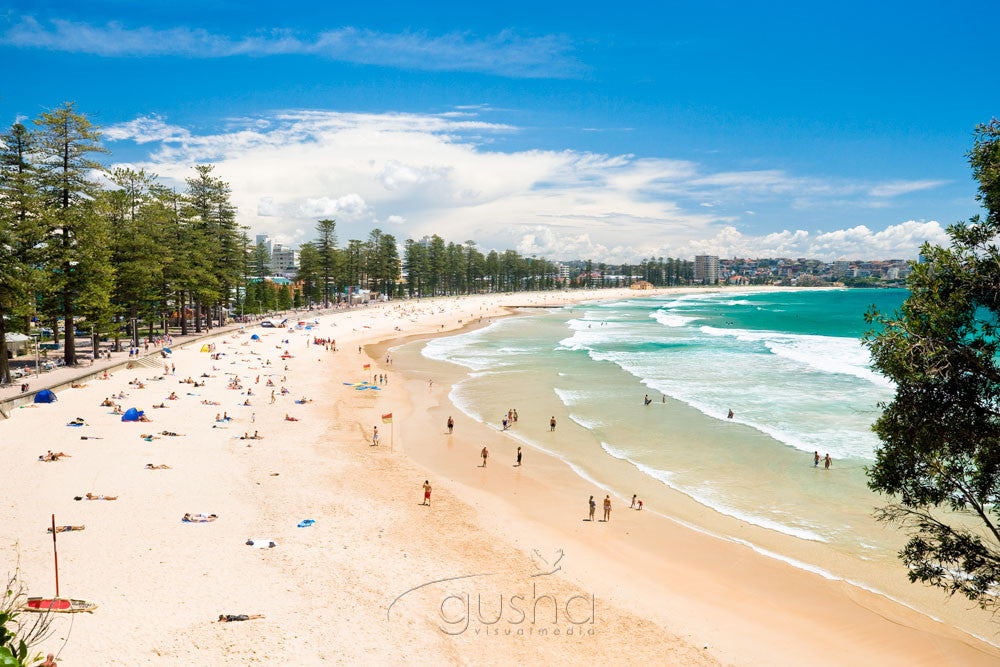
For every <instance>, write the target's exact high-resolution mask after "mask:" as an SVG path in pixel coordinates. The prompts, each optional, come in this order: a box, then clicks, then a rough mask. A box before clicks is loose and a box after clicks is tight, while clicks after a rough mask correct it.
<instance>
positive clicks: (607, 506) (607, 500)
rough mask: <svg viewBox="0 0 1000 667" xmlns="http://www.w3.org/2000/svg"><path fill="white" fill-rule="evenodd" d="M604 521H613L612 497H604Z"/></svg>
mask: <svg viewBox="0 0 1000 667" xmlns="http://www.w3.org/2000/svg"><path fill="white" fill-rule="evenodd" d="M604 521H605V522H608V521H611V496H604Z"/></svg>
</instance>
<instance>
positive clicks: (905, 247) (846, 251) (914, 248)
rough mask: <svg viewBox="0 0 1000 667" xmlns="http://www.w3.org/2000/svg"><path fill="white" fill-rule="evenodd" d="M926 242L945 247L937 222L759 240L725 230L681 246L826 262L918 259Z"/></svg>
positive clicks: (761, 237)
mask: <svg viewBox="0 0 1000 667" xmlns="http://www.w3.org/2000/svg"><path fill="white" fill-rule="evenodd" d="M925 241H930V242H931V243H937V244H947V243H948V235H947V233H946V232H945V230H944V228H943V227H942V226H941V225H940V224H939V223H938V222H936V221H930V222H918V221H915V220H909V221H907V222H902V223H899V224H896V225H889V226H888V227H886V228H885V229H883V230H881V231H872V230H871V229H869V228H868V227H866V226H864V225H858V226H857V227H852V228H850V229H838V230H835V231H832V232H826V233H824V232H814V233H810V232H807V231H805V230H801V229H799V230H795V231H789V230H783V231H781V232H776V233H772V234H763V235H759V236H753V235H745V234H743V233H741V232H740V231H739V230H737V229H736V228H735V227H732V226H726V227H723V228H722V229H720V230H719V231H718V232H717V233H716V234H715V236H712V237H709V238H705V239H699V240H691V241H689V242H688V243H686V244H685V245H683V246H682V248H681V249H682V250H684V251H686V253H687V254H688V255H695V254H698V255H701V254H713V255H719V256H720V257H810V258H817V259H825V260H827V261H830V260H835V259H879V258H881V259H907V258H914V257H916V256H917V252H918V251H919V249H920V246H921V245H923V243H924V242H925Z"/></svg>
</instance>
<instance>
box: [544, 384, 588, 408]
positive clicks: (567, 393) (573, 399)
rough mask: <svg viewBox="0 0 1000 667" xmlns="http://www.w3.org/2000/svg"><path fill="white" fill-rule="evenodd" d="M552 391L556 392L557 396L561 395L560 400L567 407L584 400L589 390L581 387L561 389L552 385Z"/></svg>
mask: <svg viewBox="0 0 1000 667" xmlns="http://www.w3.org/2000/svg"><path fill="white" fill-rule="evenodd" d="M552 391H554V392H555V394H556V396H558V397H559V400H560V401H562V404H563V405H565V406H566V407H569V406H571V405H576V404H577V403H580V402H582V401H583V400H584V398H585V397H586V396H587V392H585V391H580V390H579V389H559V388H558V387H552Z"/></svg>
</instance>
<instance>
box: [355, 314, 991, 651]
mask: <svg viewBox="0 0 1000 667" xmlns="http://www.w3.org/2000/svg"><path fill="white" fill-rule="evenodd" d="M471 330H473V329H472V328H468V329H466V328H463V329H459V330H454V331H451V332H446V333H444V334H438V335H434V336H410V337H407V338H406V339H400V340H398V341H383V342H381V343H379V344H378V345H377V346H369V352H370V354H371V355H372V358H373V359H375V360H376V362H378V358H379V357H380V356H381V357H382V358H384V356H385V353H386V351H387V350H389V349H392V348H395V347H398V346H400V345H404V344H407V343H410V342H415V341H416V340H418V339H430V338H435V337H438V336H439V335H460V334H462V333H467V332H469V331H471ZM433 363H434V364H437V365H438V366H451V365H452V364H449V363H448V362H443V361H434V362H433ZM380 367H384V364H380ZM456 368H457V369H458V368H460V369H461V370H460V371H457V372H456V373H455V375H465V374H466V373H467V372H468V369H467V368H465V367H456ZM404 374H406V372H404ZM411 382H412V378H411ZM414 389H415V388H414ZM412 391H413V390H411V392H412ZM450 391H451V385H450V384H449V385H448V386H441V387H439V388H437V389H436V392H435V393H437V394H439V396H438V399H437V400H438V403H439V404H441V405H446V406H450V407H451V409H453V411H455V412H458V413H459V414H460V415H461V417H463V418H464V419H463V421H464V420H467V421H468V422H469V423H470V426H471V430H472V432H473V433H474V434H475V435H474V437H475V438H477V439H483V440H486V439H489V440H491V441H493V442H494V443H495V444H494V445H490V448H491V450H492V449H493V447H494V446H495V447H497V449H500V448H504V450H505V451H506V450H510V449H512V446H506V447H505V445H504V444H503V443H504V441H508V442H509V441H510V440H513V441H516V444H520V445H522V446H526V447H527V448H528V450H529V452H531V453H532V454H531V455H532V457H540V458H548V459H551V461H550V462H549V463H550V464H551V465H550V466H546V467H547V468H559V467H562V468H563V469H564V470H563V472H565V473H568V474H569V475H571V476H572V477H573V478H574V479H575V480H576V481H577V483H575V484H573V483H571V482H561V483H560V485H559V486H560V487H561V488H562V487H565V488H572V489H573V490H574V491H575V492H576V493H577V494H585V493H586V491H585V490H584V487H585V486H587V485H590V486H591V487H592V489H591V492H593V487H596V488H597V489H600V490H601V492H605V491H607V492H609V493H612V494H613V496H614V497H615V498H616V504H619V505H620V503H621V502H622V501H624V502H625V503H627V499H626V498H624V497H621V496H618V495H617V494H616V493H615V491H613V490H612V489H611V488H610V487H608V486H606V485H603V484H601V483H599V482H597V481H596V480H595V479H594V478H592V477H591V476H590V475H588V474H587V473H586V472H585V471H583V470H582V469H580V468H579V467H578V466H577V465H575V464H574V463H572V462H571V461H569V460H568V459H566V458H564V457H563V456H561V455H559V454H556V453H555V452H552V451H549V450H546V449H544V448H541V447H539V445H538V444H537V443H534V442H531V441H530V440H527V439H524V438H521V437H519V436H518V435H517V434H516V433H513V432H506V433H503V432H500V431H498V430H497V429H495V428H493V427H492V426H489V425H487V424H484V423H483V422H481V421H479V420H478V419H476V418H474V417H472V416H470V415H468V414H467V413H466V412H465V411H464V410H462V409H460V408H459V407H458V406H457V405H455V404H454V403H453V402H452V400H451V397H450V395H449V394H450ZM515 402H516V401H515ZM435 412H436V413H437V414H438V416H439V417H440V415H441V414H442V412H441V409H437V410H436V411H435ZM504 436H509V438H505V437H504ZM408 453H409V452H408ZM422 454H423V455H422V456H421V455H418V456H417V459H416V460H418V461H419V463H420V464H421V465H423V466H425V467H427V468H428V469H430V470H433V471H434V472H436V473H438V474H445V475H449V476H450V478H451V479H453V480H456V481H458V482H459V483H461V484H462V485H463V486H464V487H465V488H466V489H469V490H471V489H472V488H473V487H474V486H475V485H474V484H472V483H471V480H470V479H469V478H468V477H467V476H463V475H462V474H461V473H457V471H456V470H455V469H454V467H452V466H442V465H441V464H440V463H439V462H436V461H434V460H433V459H432V458H431V457H428V456H427V452H423V453H422ZM519 472H520V471H519ZM528 474H529V475H530V474H531V473H528ZM536 481H542V480H536ZM544 481H546V482H551V480H550V479H546V480H544ZM671 491H673V492H674V493H677V494H683V492H682V491H680V490H674V489H671ZM683 495H685V497H688V498H690V497H689V496H687V494H683ZM489 496H490V498H489V499H488V500H486V502H487V503H489V504H491V505H496V504H497V503H501V502H502V503H505V504H507V505H511V504H512V502H511V500H510V498H505V497H504V496H503V494H501V493H499V492H498V491H496V490H495V489H494V490H491V491H489ZM581 497H582V498H584V499H585V495H583V496H581ZM691 500H692V502H695V503H697V501H696V500H695V499H693V498H692V499H691ZM551 501H552V499H551V498H549V499H548V500H547V501H545V502H539V501H538V500H537V499H536V501H534V502H535V503H537V504H548V503H549V502H551ZM697 504H698V505H699V506H700V507H701V508H703V510H705V511H708V512H713V511H716V510H712V508H710V507H708V506H704V505H701V504H700V503H697ZM626 506H627V505H626ZM507 509H508V510H512V511H513V512H515V513H517V514H518V515H519V516H520V519H522V520H524V519H526V518H527V515H528V514H530V512H528V511H527V510H528V508H526V507H525V505H524V503H523V501H522V502H521V503H520V504H517V505H516V506H514V507H508V508H507ZM649 514H655V515H657V516H658V517H659V518H660V519H662V520H663V521H666V522H670V523H672V524H674V525H676V526H678V527H679V528H680V529H681V530H690V531H694V532H697V533H699V534H700V535H703V536H705V537H706V538H709V539H711V540H720V541H724V542H727V543H729V544H732V545H734V546H736V547H738V548H745V549H749V550H752V551H753V552H754V553H755V556H759V557H763V558H765V559H768V560H771V561H774V562H777V563H780V564H781V565H783V566H787V567H791V568H794V569H795V570H797V571H799V572H802V573H803V574H807V575H809V576H815V577H819V578H822V579H823V580H824V581H828V582H832V583H835V584H839V585H842V586H845V587H848V588H849V589H854V590H855V591H856V594H857V595H870V596H872V597H874V598H876V599H875V600H867V601H865V602H859V604H861V605H862V606H864V608H865V609H867V610H876V609H879V608H880V607H883V606H885V605H889V606H892V605H899V607H901V608H904V609H905V610H906V611H907V612H910V613H912V614H914V615H916V617H917V619H923V620H924V621H925V622H926V623H929V624H931V625H932V626H934V625H937V626H939V627H938V628H936V629H934V628H929V627H926V626H925V624H924V623H921V622H920V621H919V620H917V619H910V622H912V623H913V624H914V627H917V626H925V627H923V628H922V629H923V630H924V631H930V632H936V631H942V630H943V631H944V632H943V634H951V633H956V634H957V637H956V638H957V639H958V641H962V642H966V641H968V642H972V643H979V642H981V643H982V645H984V646H985V647H987V648H985V651H986V652H987V653H989V652H994V653H993V655H1000V653H996V650H997V649H998V648H1000V647H998V646H997V645H996V644H994V643H992V642H990V641H989V640H988V639H986V638H985V637H982V636H980V635H978V634H976V633H975V632H973V631H970V630H967V629H963V628H959V627H955V626H952V625H950V624H949V623H947V622H946V621H944V620H942V619H940V618H938V617H937V616H935V615H934V614H932V613H929V612H927V611H924V610H922V609H920V608H918V607H916V606H914V605H912V604H910V603H908V602H905V601H903V600H900V599H898V598H896V597H894V596H893V595H892V594H890V593H888V592H886V591H884V590H880V589H879V588H877V587H875V586H872V585H869V584H866V583H862V582H859V581H854V580H852V579H850V578H848V577H844V576H841V575H838V574H834V573H832V572H829V571H828V570H826V569H825V568H823V567H822V566H819V565H816V564H814V563H810V562H808V561H803V560H799V559H798V558H795V557H792V556H788V555H785V554H782V553H779V552H775V551H772V550H770V549H768V548H766V547H764V546H761V545H760V544H756V543H755V542H753V541H751V540H747V539H742V538H740V537H737V536H734V535H730V534H726V533H724V532H717V531H716V530H714V529H713V528H711V527H706V526H704V525H699V524H697V523H690V522H689V521H686V520H684V519H681V518H678V517H676V516H673V515H671V514H669V513H666V512H661V511H656V510H654V511H650V512H649ZM726 516H727V519H734V520H738V518H736V517H731V516H728V515H726ZM760 528H761V530H768V529H767V528H766V527H760ZM545 529H546V530H549V531H554V532H556V533H559V532H563V533H564V535H563V536H564V537H568V535H566V534H565V527H564V526H562V525H559V523H558V522H548V523H547V524H546V526H545ZM645 551H646V553H647V554H654V553H656V552H657V551H658V549H657V548H650V547H649V545H647V546H646V549H645ZM841 594H842V595H844V596H846V597H848V598H850V597H856V595H854V596H852V594H851V593H850V591H842V592H841ZM874 613H876V614H881V613H882V612H878V611H876V612H874ZM886 613H888V612H886ZM904 615H905V614H904ZM899 622H901V623H906V622H907V621H906V620H902V619H901V620H900V621H899ZM975 650H977V651H978V650H984V649H983V648H980V649H975Z"/></svg>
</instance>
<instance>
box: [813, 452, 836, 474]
mask: <svg viewBox="0 0 1000 667" xmlns="http://www.w3.org/2000/svg"><path fill="white" fill-rule="evenodd" d="M821 460H822V461H823V467H824V468H825V469H826V470H829V469H830V466H832V465H833V459H831V458H830V454H829V453H827V455H826V456H825V457H823V458H822V459H821V458H820V455H819V452H816V451H814V452H813V468H818V467H819V462H820V461H821Z"/></svg>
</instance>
